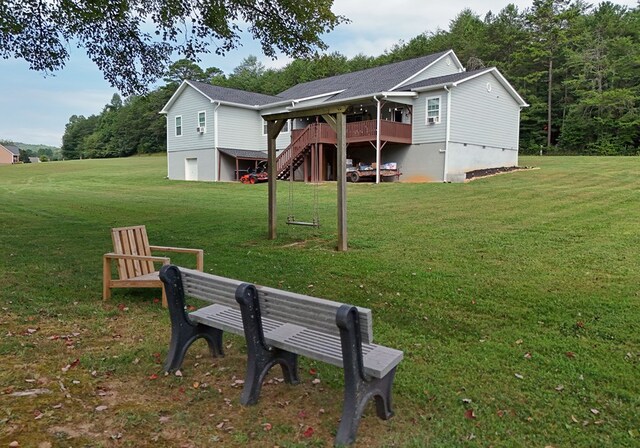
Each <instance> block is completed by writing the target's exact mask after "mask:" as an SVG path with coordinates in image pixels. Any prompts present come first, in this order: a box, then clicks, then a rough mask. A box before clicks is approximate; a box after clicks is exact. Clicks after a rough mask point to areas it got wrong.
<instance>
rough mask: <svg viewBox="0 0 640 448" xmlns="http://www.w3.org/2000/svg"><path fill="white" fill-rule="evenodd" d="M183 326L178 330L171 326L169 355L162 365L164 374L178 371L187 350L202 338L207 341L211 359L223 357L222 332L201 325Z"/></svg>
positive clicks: (189, 324)
mask: <svg viewBox="0 0 640 448" xmlns="http://www.w3.org/2000/svg"><path fill="white" fill-rule="evenodd" d="M185 324H186V325H181V326H180V327H178V328H176V327H175V326H174V325H172V326H171V342H170V344H169V353H167V359H166V361H165V363H164V370H165V372H172V371H174V370H178V369H179V368H180V367H181V366H182V362H183V361H184V356H185V355H186V354H187V350H189V347H190V346H191V344H193V342H194V341H195V340H196V339H199V338H204V340H206V341H207V344H208V345H209V352H210V353H211V356H212V357H214V358H217V357H220V356H224V352H223V351H222V330H219V329H217V328H211V327H207V326H206V325H201V324H196V325H194V324H192V323H191V322H185Z"/></svg>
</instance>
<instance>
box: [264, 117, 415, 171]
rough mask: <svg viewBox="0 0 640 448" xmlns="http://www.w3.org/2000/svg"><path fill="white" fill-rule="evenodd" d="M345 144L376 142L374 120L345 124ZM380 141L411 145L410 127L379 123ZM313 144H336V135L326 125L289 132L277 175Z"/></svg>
mask: <svg viewBox="0 0 640 448" xmlns="http://www.w3.org/2000/svg"><path fill="white" fill-rule="evenodd" d="M346 133H347V143H356V142H366V141H375V140H376V120H367V121H356V122H353V123H347V129H346ZM380 139H381V140H383V141H390V142H396V143H411V125H410V124H407V123H398V122H395V121H385V120H382V121H381V122H380ZM315 143H329V144H334V145H335V144H336V143H337V135H336V133H335V131H334V130H333V129H331V127H330V126H329V125H328V124H326V123H313V124H310V125H309V126H307V127H306V128H304V129H294V130H292V131H291V144H290V145H289V146H287V147H286V148H285V149H284V150H283V151H282V152H281V153H280V154H279V155H278V158H277V160H276V167H277V171H278V174H279V173H281V172H282V171H283V170H284V169H286V168H288V167H289V165H290V164H291V162H292V161H293V160H295V159H296V157H298V156H299V155H300V154H301V153H302V152H303V151H304V149H305V148H306V147H307V146H309V145H311V144H315Z"/></svg>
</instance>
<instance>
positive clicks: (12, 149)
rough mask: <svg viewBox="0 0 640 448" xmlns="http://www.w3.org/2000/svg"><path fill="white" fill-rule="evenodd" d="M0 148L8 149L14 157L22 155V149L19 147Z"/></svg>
mask: <svg viewBox="0 0 640 448" xmlns="http://www.w3.org/2000/svg"><path fill="white" fill-rule="evenodd" d="M0 148H4V149H6V150H7V151H9V152H10V153H11V154H13V155H14V156H19V155H20V148H18V147H17V146H14V145H0Z"/></svg>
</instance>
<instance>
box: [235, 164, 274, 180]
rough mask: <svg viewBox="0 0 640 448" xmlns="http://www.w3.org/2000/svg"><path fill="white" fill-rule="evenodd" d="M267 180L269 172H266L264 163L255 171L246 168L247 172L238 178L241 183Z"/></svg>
mask: <svg viewBox="0 0 640 448" xmlns="http://www.w3.org/2000/svg"><path fill="white" fill-rule="evenodd" d="M268 180H269V174H268V173H267V167H266V166H265V165H262V166H259V167H258V169H257V170H256V171H255V172H254V171H253V170H252V169H251V168H249V169H248V170H247V174H245V175H244V176H242V177H241V178H240V182H242V183H243V184H255V183H260V182H267V181H268Z"/></svg>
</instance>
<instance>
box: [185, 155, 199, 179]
mask: <svg viewBox="0 0 640 448" xmlns="http://www.w3.org/2000/svg"><path fill="white" fill-rule="evenodd" d="M184 180H198V159H197V158H195V157H194V158H189V159H184Z"/></svg>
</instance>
